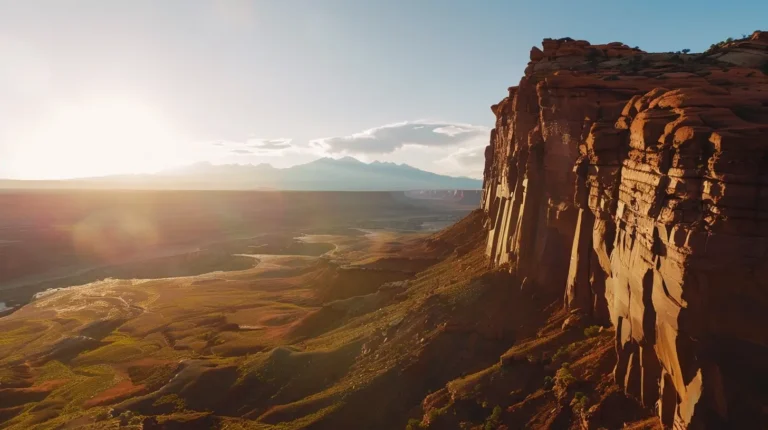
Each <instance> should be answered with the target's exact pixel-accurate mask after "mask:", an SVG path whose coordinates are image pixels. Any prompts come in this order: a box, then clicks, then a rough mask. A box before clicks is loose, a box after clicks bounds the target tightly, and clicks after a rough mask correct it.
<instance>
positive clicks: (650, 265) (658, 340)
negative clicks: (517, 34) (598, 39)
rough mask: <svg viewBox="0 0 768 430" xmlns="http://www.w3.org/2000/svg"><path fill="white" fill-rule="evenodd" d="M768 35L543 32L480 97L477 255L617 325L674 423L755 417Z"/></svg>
mask: <svg viewBox="0 0 768 430" xmlns="http://www.w3.org/2000/svg"><path fill="white" fill-rule="evenodd" d="M767 71H768V33H766V32H756V33H755V34H753V35H752V36H751V37H750V38H747V39H744V40H740V41H736V42H733V43H730V44H727V45H725V46H722V47H720V48H718V49H716V50H715V51H714V52H708V53H705V54H700V55H684V54H649V53H645V52H643V51H640V50H638V49H636V48H630V47H628V46H626V45H623V44H621V43H610V44H607V45H591V44H589V43H588V42H586V41H576V40H571V39H560V40H550V39H547V40H545V41H544V43H543V50H542V49H538V48H533V49H532V50H531V62H530V63H529V65H528V68H527V69H526V72H525V76H524V77H523V78H522V79H521V81H520V84H519V85H518V86H516V87H512V88H510V89H509V96H508V97H506V98H504V99H503V100H502V101H501V102H500V103H499V104H497V105H494V106H493V107H492V109H493V112H494V114H495V115H496V127H495V129H494V130H493V131H492V132H491V142H490V145H489V146H488V147H487V149H486V167H485V180H484V194H483V202H482V205H483V209H484V210H485V212H486V213H487V215H488V217H487V221H486V222H487V229H488V241H487V249H486V253H487V255H488V256H489V257H490V259H491V261H492V263H493V264H494V265H496V266H505V265H509V267H510V268H511V269H512V270H516V271H517V272H518V273H519V274H521V275H522V276H526V277H527V278H528V281H527V282H532V283H535V284H536V285H537V287H538V288H562V289H563V290H564V291H565V302H566V305H567V307H568V308H569V309H571V310H573V311H574V312H580V313H582V314H584V315H587V316H589V317H591V318H593V319H594V320H596V321H598V322H600V323H603V324H612V325H613V326H614V327H615V328H616V333H617V334H616V351H617V354H618V364H617V366H616V369H615V377H616V382H617V383H618V384H620V385H621V386H623V387H624V388H625V390H626V391H627V392H628V393H629V394H631V395H633V396H635V397H636V398H638V399H639V400H640V401H641V402H642V403H643V404H644V405H646V406H648V407H655V408H656V410H657V412H658V414H659V417H660V419H661V421H662V423H663V424H664V425H665V426H668V427H674V428H681V429H683V428H720V427H721V426H729V428H755V427H751V426H747V427H738V426H740V425H745V424H750V423H751V424H752V425H755V424H754V423H757V422H766V414H768V408H766V405H768V398H767V397H768V388H767V387H768V376H767V375H768V371H767V368H768V310H767V309H768V75H766V73H768V72H767Z"/></svg>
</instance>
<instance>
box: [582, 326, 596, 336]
mask: <svg viewBox="0 0 768 430" xmlns="http://www.w3.org/2000/svg"><path fill="white" fill-rule="evenodd" d="M598 334H600V326H599V325H591V326H589V327H587V328H585V329H584V336H586V337H595V336H597V335H598Z"/></svg>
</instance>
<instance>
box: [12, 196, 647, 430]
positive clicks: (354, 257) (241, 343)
mask: <svg viewBox="0 0 768 430" xmlns="http://www.w3.org/2000/svg"><path fill="white" fill-rule="evenodd" d="M483 222H484V215H483V214H482V212H480V211H475V212H473V213H472V214H470V215H469V216H468V217H467V218H465V219H463V220H462V221H460V222H458V223H457V224H455V225H453V226H451V227H449V228H447V229H445V230H443V231H441V232H439V233H436V234H434V235H432V236H426V235H425V234H407V233H396V232H393V231H383V230H377V231H375V232H374V231H359V230H357V231H351V230H348V231H332V232H327V234H323V235H317V236H310V237H305V238H304V239H303V240H301V243H303V244H304V245H301V246H297V247H296V248H293V249H292V250H291V249H288V250H286V249H284V248H281V249H279V250H278V249H275V248H274V247H270V245H269V243H266V245H265V246H261V245H258V246H255V247H254V248H253V251H252V253H241V254H243V255H242V256H241V257H242V258H245V259H248V261H250V263H249V264H248V265H247V266H246V267H245V268H243V267H236V268H234V270H231V271H226V272H224V271H216V272H211V273H205V274H192V275H191V276H184V277H171V278H161V279H151V280H149V279H148V280H140V279H134V280H122V279H106V280H102V281H97V282H93V283H90V284H86V285H81V286H78V287H71V288H68V289H64V290H60V291H56V292H53V293H50V294H45V295H43V296H41V297H39V298H38V299H36V300H34V301H33V302H31V303H30V304H28V305H26V306H24V307H22V308H21V309H20V310H18V311H16V312H15V313H13V314H11V315H9V316H6V317H4V318H1V319H0V382H1V385H0V427H3V428H12V429H28V428H40V429H66V428H94V429H102V428H103V429H106V428H117V427H124V428H145V429H152V428H168V429H171V428H201V429H202V428H232V429H237V428H243V429H251V428H252V429H271V428H279V429H294V428H313V429H339V428H355V429H358V428H359V429H392V428H401V429H402V428H406V427H408V428H411V429H416V428H438V429H441V428H486V429H488V428H509V429H516V428H553V429H559V428H590V429H591V428H595V429H597V428H601V427H602V428H609V429H613V428H622V427H623V426H625V425H626V426H628V428H635V429H641V428H656V425H657V424H656V420H655V418H651V416H652V414H651V412H650V411H647V410H643V409H641V408H640V407H639V406H638V405H637V404H636V403H635V402H634V401H633V400H631V399H629V398H627V397H626V396H624V394H623V393H621V392H620V391H619V390H618V389H617V388H616V386H615V384H613V381H612V377H611V370H612V368H613V364H614V361H615V354H614V352H613V336H614V335H613V333H612V332H611V331H610V330H608V329H601V328H599V327H588V326H586V325H585V324H584V323H581V322H579V321H572V320H573V318H571V319H568V317H569V316H568V315H566V314H565V313H564V311H562V304H561V303H562V302H561V300H562V299H561V291H545V290H542V289H537V288H536V287H535V286H532V285H528V283H526V282H525V281H524V280H520V279H517V278H516V277H515V276H514V274H511V273H510V271H509V270H496V271H491V270H489V269H488V268H487V264H486V258H485V256H484V246H483V245H484V234H483V232H484V229H483V225H482V224H483ZM311 244H314V245H311ZM249 246H250V245H249ZM304 246H314V247H315V248H312V252H298V250H306V249H307V248H304ZM237 249H241V248H240V247H238V248H237ZM299 254H304V255H299ZM566 319H568V323H567V324H566V326H568V327H567V328H566V329H563V328H562V326H563V323H564V321H566ZM510 348H511V349H510ZM569 363H570V364H569ZM618 411H621V413H620V415H617V414H618Z"/></svg>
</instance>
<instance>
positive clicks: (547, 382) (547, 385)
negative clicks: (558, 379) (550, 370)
mask: <svg viewBox="0 0 768 430" xmlns="http://www.w3.org/2000/svg"><path fill="white" fill-rule="evenodd" d="M554 386H555V380H554V378H552V377H551V376H545V377H544V389H545V390H550V389H552V387H554Z"/></svg>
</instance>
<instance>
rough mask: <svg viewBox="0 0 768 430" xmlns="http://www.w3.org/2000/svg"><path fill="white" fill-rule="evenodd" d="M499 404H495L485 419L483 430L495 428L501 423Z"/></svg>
mask: <svg viewBox="0 0 768 430" xmlns="http://www.w3.org/2000/svg"><path fill="white" fill-rule="evenodd" d="M501 412H502V410H501V406H498V405H496V406H495V407H494V408H493V411H492V412H491V415H490V416H489V417H488V418H487V419H486V420H485V426H483V430H495V429H497V428H498V427H499V426H500V425H501Z"/></svg>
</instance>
